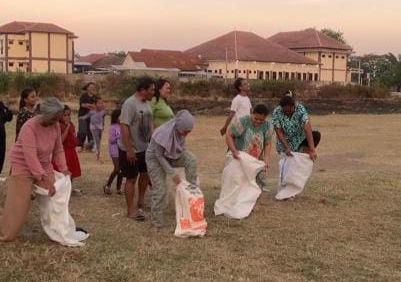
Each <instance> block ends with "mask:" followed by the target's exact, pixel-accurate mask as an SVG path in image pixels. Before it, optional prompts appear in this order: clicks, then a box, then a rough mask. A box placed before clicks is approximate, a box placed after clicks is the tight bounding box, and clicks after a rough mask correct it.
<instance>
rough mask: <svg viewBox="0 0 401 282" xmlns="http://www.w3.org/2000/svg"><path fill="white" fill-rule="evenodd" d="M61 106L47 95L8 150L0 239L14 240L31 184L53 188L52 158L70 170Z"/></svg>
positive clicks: (63, 169)
mask: <svg viewBox="0 0 401 282" xmlns="http://www.w3.org/2000/svg"><path fill="white" fill-rule="evenodd" d="M63 110H64V106H63V105H62V104H61V103H60V102H59V100H57V99H56V98H54V97H50V98H47V99H45V100H44V101H43V103H42V104H41V107H40V113H39V115H37V116H35V117H33V118H31V119H29V120H28V121H27V122H26V123H25V124H24V125H23V126H22V128H21V131H20V133H19V136H18V139H17V141H16V143H15V144H14V146H13V148H12V149H11V152H10V163H11V175H10V178H9V180H8V183H7V197H6V201H5V206H4V214H3V219H2V224H1V234H0V241H5V242H9V241H14V240H15V238H16V237H17V234H18V232H19V231H20V230H21V228H22V226H23V224H24V222H25V220H26V217H27V215H28V211H29V208H30V203H31V200H30V198H31V192H32V186H33V184H36V185H37V186H39V187H42V188H44V189H46V190H48V191H49V196H50V197H52V196H53V195H54V194H55V193H56V191H55V187H54V182H55V177H54V173H53V166H52V163H51V162H52V158H53V160H54V162H55V164H56V165H57V167H58V168H59V170H60V172H62V173H63V174H65V175H67V174H70V173H69V171H68V169H67V165H66V161H65V156H64V150H63V143H62V141H61V131H60V126H59V123H58V121H59V120H60V118H61V117H62V116H63Z"/></svg>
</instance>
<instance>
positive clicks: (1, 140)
mask: <svg viewBox="0 0 401 282" xmlns="http://www.w3.org/2000/svg"><path fill="white" fill-rule="evenodd" d="M5 156H6V129H5V128H4V125H3V124H0V173H1V171H2V170H3V165H4V158H5Z"/></svg>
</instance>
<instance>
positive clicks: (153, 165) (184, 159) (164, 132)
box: [146, 110, 197, 228]
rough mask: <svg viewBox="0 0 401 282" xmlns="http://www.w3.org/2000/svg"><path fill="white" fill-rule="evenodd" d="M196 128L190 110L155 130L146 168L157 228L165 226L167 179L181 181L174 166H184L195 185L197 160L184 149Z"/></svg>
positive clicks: (188, 177)
mask: <svg viewBox="0 0 401 282" xmlns="http://www.w3.org/2000/svg"><path fill="white" fill-rule="evenodd" d="M193 126H194V118H193V116H192V115H191V114H190V113H189V111H187V110H182V111H179V112H178V113H177V114H176V115H175V117H174V118H173V119H172V120H170V121H168V122H166V123H164V124H163V125H161V126H160V127H158V128H157V129H156V130H155V132H154V133H153V136H152V139H151V141H150V144H149V147H148V149H147V151H146V165H147V167H148V174H149V177H150V181H151V182H152V203H151V220H152V224H153V225H154V226H155V227H157V228H161V227H163V225H164V221H163V208H164V207H163V204H164V203H165V197H166V195H167V183H166V176H167V175H169V176H172V180H173V182H174V183H175V184H177V185H178V184H179V183H180V182H181V178H180V176H179V175H178V174H177V173H176V171H175V170H174V167H184V168H185V177H186V179H187V181H188V182H189V183H191V184H193V185H196V181H197V172H196V171H197V159H196V157H195V156H194V155H193V154H192V153H191V152H190V151H188V150H186V148H185V138H186V136H187V135H188V134H189V133H190V132H191V131H192V129H193Z"/></svg>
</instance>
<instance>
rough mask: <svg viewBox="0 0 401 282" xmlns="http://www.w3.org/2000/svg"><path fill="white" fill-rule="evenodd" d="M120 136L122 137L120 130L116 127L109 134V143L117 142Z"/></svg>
mask: <svg viewBox="0 0 401 282" xmlns="http://www.w3.org/2000/svg"><path fill="white" fill-rule="evenodd" d="M118 138H120V132H119V131H118V130H116V129H111V130H110V134H109V143H110V144H115V143H117V140H118Z"/></svg>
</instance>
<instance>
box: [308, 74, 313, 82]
mask: <svg viewBox="0 0 401 282" xmlns="http://www.w3.org/2000/svg"><path fill="white" fill-rule="evenodd" d="M308 76H309V77H308V80H309V81H312V80H313V74H312V73H309V74H308Z"/></svg>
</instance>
